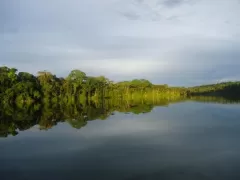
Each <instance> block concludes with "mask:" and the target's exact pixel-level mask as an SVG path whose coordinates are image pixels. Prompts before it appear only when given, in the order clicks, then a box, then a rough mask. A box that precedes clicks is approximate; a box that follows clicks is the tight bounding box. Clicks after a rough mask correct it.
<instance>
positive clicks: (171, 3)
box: [162, 0, 184, 7]
mask: <svg viewBox="0 0 240 180" xmlns="http://www.w3.org/2000/svg"><path fill="white" fill-rule="evenodd" d="M183 2H184V0H165V1H164V2H163V3H162V4H163V5H165V6H167V7H175V6H179V5H180V4H182V3H183Z"/></svg>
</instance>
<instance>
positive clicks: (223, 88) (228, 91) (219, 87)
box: [187, 81, 240, 99]
mask: <svg viewBox="0 0 240 180" xmlns="http://www.w3.org/2000/svg"><path fill="white" fill-rule="evenodd" d="M187 90H188V94H190V95H192V96H196V95H201V96H203V95H204V96H222V97H226V98H232V99H236V98H240V81H236V82H222V83H217V84H209V85H201V86H195V87H190V88H188V89H187Z"/></svg>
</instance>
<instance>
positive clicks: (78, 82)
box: [0, 67, 240, 137]
mask: <svg viewBox="0 0 240 180" xmlns="http://www.w3.org/2000/svg"><path fill="white" fill-rule="evenodd" d="M203 95H204V96H203ZM239 97H240V82H226V83H219V84H211V85H202V86H196V87H190V88H185V87H169V86H168V85H166V84H163V85H156V84H152V83H151V82H150V81H148V80H145V79H134V80H132V81H122V82H113V81H110V80H109V79H108V78H106V77H104V76H99V77H92V76H87V75H86V74H85V73H84V72H82V71H80V70H73V71H71V72H70V74H69V75H68V76H67V77H65V78H59V77H56V76H55V75H54V74H52V73H50V72H48V71H41V72H38V73H37V75H36V76H35V75H32V74H30V73H27V72H18V71H17V69H15V68H8V67H0V136H2V137H6V136H8V135H9V134H11V135H17V134H18V132H20V131H23V130H26V129H29V128H31V127H33V126H35V125H38V126H39V128H40V129H42V130H47V129H49V128H51V127H53V126H55V125H56V124H57V123H58V122H62V121H67V122H68V123H69V124H70V125H71V126H72V127H73V128H77V129H79V128H81V127H83V126H85V125H86V124H87V122H88V121H91V120H95V119H103V120H104V119H106V118H107V117H109V116H111V115H112V114H114V113H115V112H116V111H118V112H125V113H130V112H131V113H134V114H139V113H147V112H150V111H151V110H152V109H153V107H154V106H168V105H169V104H171V103H175V102H182V101H186V100H193V101H199V102H216V103H236V102H239V100H238V101H236V100H237V99H240V98H239Z"/></svg>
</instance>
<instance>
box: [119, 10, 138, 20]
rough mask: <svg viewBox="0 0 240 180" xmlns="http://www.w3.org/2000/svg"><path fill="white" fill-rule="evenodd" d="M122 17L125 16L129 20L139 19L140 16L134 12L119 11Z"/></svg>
mask: <svg viewBox="0 0 240 180" xmlns="http://www.w3.org/2000/svg"><path fill="white" fill-rule="evenodd" d="M121 14H122V15H123V16H124V17H126V18H127V19H129V20H138V19H140V16H139V15H138V14H136V13H134V12H123V13H121Z"/></svg>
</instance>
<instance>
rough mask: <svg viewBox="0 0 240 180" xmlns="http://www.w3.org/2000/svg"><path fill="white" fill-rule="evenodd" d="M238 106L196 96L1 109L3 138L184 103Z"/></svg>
mask: <svg viewBox="0 0 240 180" xmlns="http://www.w3.org/2000/svg"><path fill="white" fill-rule="evenodd" d="M189 100H192V101H197V102H204V103H206V102H208V103H222V104H235V103H239V102H240V101H239V100H236V99H235V100H233V99H225V98H223V97H203V96H196V97H191V98H189V99H161V100H158V101H156V100H153V101H142V100H141V101H114V100H106V101H104V103H94V102H90V103H89V102H87V103H86V104H67V105H66V104H64V105H62V104H43V105H40V104H37V105H33V106H30V107H21V108H19V107H12V106H11V107H9V106H8V107H1V109H0V136H1V137H7V136H8V135H13V136H15V135H17V134H18V133H19V132H20V131H24V130H27V129H29V128H31V127H33V126H35V125H38V127H39V129H40V130H47V129H51V128H52V127H53V126H56V125H57V124H58V123H59V122H68V123H69V124H70V125H71V126H72V127H73V128H76V129H80V128H81V127H84V126H85V125H86V124H87V122H88V121H91V120H96V119H101V120H104V119H107V118H108V117H109V116H111V115H113V114H114V113H115V112H116V111H117V112H124V113H133V114H141V113H148V112H151V111H152V109H153V108H154V107H156V106H168V105H169V104H171V103H178V102H184V101H189Z"/></svg>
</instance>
